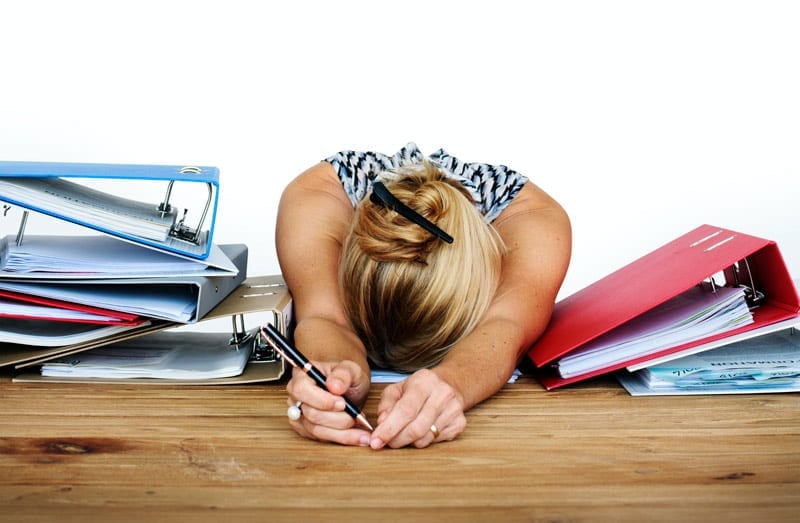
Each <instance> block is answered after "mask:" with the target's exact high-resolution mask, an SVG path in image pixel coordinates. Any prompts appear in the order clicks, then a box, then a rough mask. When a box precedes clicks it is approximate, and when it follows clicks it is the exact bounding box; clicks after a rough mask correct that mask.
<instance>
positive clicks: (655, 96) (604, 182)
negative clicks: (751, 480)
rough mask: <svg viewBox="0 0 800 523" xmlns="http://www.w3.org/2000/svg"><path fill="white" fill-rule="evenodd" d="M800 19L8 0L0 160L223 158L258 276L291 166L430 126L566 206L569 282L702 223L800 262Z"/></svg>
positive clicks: (649, 10) (221, 235)
mask: <svg viewBox="0 0 800 523" xmlns="http://www.w3.org/2000/svg"><path fill="white" fill-rule="evenodd" d="M799 27H800V4H798V3H797V2H770V1H759V2H737V1H726V2H708V1H690V2H682V1H670V2H645V1H630V2H622V1H608V2H575V1H559V2H550V1H548V2H519V1H510V2H506V1H503V0H493V1H491V2H472V1H460V2H436V1H434V0H427V1H417V0H407V1H405V2H374V1H363V2H361V1H358V2H356V1H330V2H323V1H319V2H316V1H310V2H301V1H297V2H244V1H235V0H226V1H224V2H222V1H220V2H207V1H197V0H192V1H186V2H178V1H168V0H160V1H146V0H136V1H130V2H128V1H118V2H113V1H103V2H100V1H98V2H88V1H79V0H72V1H69V2H42V1H35V0H34V1H31V0H27V1H25V2H18V1H2V2H0V159H3V160H30V161H64V162H105V163H107V162H110V163H144V164H178V165H185V164H196V165H212V166H217V167H218V168H219V169H220V171H221V193H220V204H219V214H218V217H217V227H216V236H215V242H216V243H246V244H248V246H249V248H250V263H249V271H248V273H249V274H250V275H258V274H272V273H277V272H278V271H279V269H278V264H277V259H276V255H275V249H274V223H275V213H276V207H277V201H278V198H279V195H280V192H281V190H282V189H283V187H284V186H285V185H286V183H287V182H288V181H289V180H291V179H292V178H293V177H294V176H295V175H297V174H298V173H299V172H301V171H302V170H304V169H305V168H307V167H308V166H310V165H312V164H313V163H315V162H316V161H318V160H320V159H321V158H323V157H325V156H327V155H329V154H332V153H334V152H336V151H338V150H341V149H362V150H363V149H371V150H378V151H382V152H386V153H393V152H395V151H396V150H397V149H398V148H399V147H401V146H402V145H404V144H405V143H407V142H409V141H415V142H416V143H417V144H418V145H419V146H420V148H421V149H422V150H423V151H424V152H426V153H430V152H433V151H434V150H435V149H437V148H439V147H445V148H446V149H447V150H448V151H449V152H450V153H452V154H454V155H456V156H458V157H460V158H462V159H464V160H468V161H481V162H488V163H502V164H506V165H508V166H510V167H512V168H514V169H516V170H518V171H521V172H523V173H525V174H526V175H528V176H529V177H530V178H531V179H532V180H533V181H534V182H535V183H537V184H538V185H540V186H541V187H542V188H544V189H545V190H547V191H548V192H549V193H550V194H552V195H553V196H554V197H556V198H557V199H558V200H559V201H560V202H561V203H562V204H563V205H564V206H565V207H566V209H567V210H568V212H569V214H570V216H571V218H572V224H573V229H574V250H573V260H572V264H571V267H570V270H569V273H568V275H567V279H566V281H565V283H564V286H563V288H562V292H561V296H562V297H563V296H566V295H568V294H571V293H572V292H574V291H576V290H579V289H580V288H582V287H584V286H585V285H588V284H589V283H591V282H593V281H595V280H597V279H598V278H600V277H602V276H604V275H605V274H607V273H609V272H611V271H612V270H615V269H617V268H619V267H620V266H622V265H623V264H625V263H628V262H630V261H632V260H634V259H635V258H638V257H639V256H641V255H643V254H645V253H647V252H649V251H650V250H652V249H654V248H656V247H658V246H660V245H662V244H663V243H666V242H667V241H669V240H671V239H673V238H674V237H676V236H678V235H681V234H683V233H685V232H687V231H689V230H690V229H693V228H694V227H696V226H698V225H700V224H703V223H710V224H713V225H719V226H722V227H726V228H731V229H735V230H739V231H741V232H745V233H749V234H753V235H756V236H761V237H764V238H769V239H772V240H775V241H777V242H778V245H779V247H780V248H781V250H782V252H783V254H784V257H785V258H786V261H787V263H788V265H789V269H790V271H791V272H792V274H793V276H794V277H798V276H800V238H798V234H797V232H796V231H797V226H798V218H800V212H798V210H797V202H798V197H800V30H798V28H799ZM131 196H136V194H135V193H132V194H131ZM19 216H20V211H19V210H18V209H13V210H11V211H10V212H9V213H8V215H7V216H6V217H5V218H2V217H0V233H3V234H13V233H15V232H16V228H17V223H18V220H19ZM60 227H61V225H60V224H59V223H58V222H56V221H55V220H53V219H45V218H42V217H34V218H32V219H31V222H30V223H29V229H28V233H29V234H32V233H35V232H48V231H58V230H61V229H60Z"/></svg>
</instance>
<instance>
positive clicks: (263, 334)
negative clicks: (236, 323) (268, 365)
mask: <svg viewBox="0 0 800 523" xmlns="http://www.w3.org/2000/svg"><path fill="white" fill-rule="evenodd" d="M258 332H259V338H262V339H263V340H264V341H266V342H267V344H268V345H269V346H270V347H272V350H274V351H275V352H276V353H278V355H279V356H280V357H281V358H283V360H285V361H286V362H287V363H289V365H291V366H292V367H297V366H298V365H297V362H296V361H294V359H293V358H291V357H289V355H288V354H286V351H284V350H283V349H282V348H280V347H279V346H278V344H277V343H275V342H274V341H272V337H271V336H270V335H269V333H267V332H265V331H264V327H261V329H259V331H258Z"/></svg>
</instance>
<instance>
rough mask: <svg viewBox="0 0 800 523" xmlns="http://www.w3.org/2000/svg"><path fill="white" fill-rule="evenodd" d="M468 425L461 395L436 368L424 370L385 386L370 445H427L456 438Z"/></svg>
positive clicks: (376, 446) (376, 447)
mask: <svg viewBox="0 0 800 523" xmlns="http://www.w3.org/2000/svg"><path fill="white" fill-rule="evenodd" d="M466 427H467V418H466V417H465V416H464V402H463V400H462V399H461V395H460V394H459V393H458V392H457V391H456V390H455V389H454V388H453V387H452V386H451V385H450V384H448V383H447V382H446V381H444V380H443V379H441V378H440V377H439V376H438V375H437V374H436V373H435V372H434V371H431V370H427V369H423V370H419V371H417V372H415V373H414V374H412V375H411V376H410V377H409V378H408V379H406V380H404V381H401V382H400V383H394V384H392V385H389V386H387V387H386V388H385V389H384V391H383V394H381V400H380V403H379V404H378V426H377V427H376V428H375V431H374V432H373V433H372V438H371V440H370V446H371V447H372V448H373V449H380V448H383V447H385V446H389V447H391V448H401V447H405V446H408V445H414V446H415V447H417V448H423V447H427V446H429V445H430V444H431V443H436V442H440V441H450V440H453V439H455V438H456V437H458V436H459V435H460V434H461V433H462V432H464V429H465V428H466Z"/></svg>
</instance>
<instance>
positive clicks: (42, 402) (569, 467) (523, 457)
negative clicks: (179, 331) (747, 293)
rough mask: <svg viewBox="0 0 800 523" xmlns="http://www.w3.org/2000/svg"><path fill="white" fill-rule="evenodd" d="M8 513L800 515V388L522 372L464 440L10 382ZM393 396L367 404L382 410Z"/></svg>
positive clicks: (4, 482)
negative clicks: (403, 439)
mask: <svg viewBox="0 0 800 523" xmlns="http://www.w3.org/2000/svg"><path fill="white" fill-rule="evenodd" d="M0 402H2V409H0V436H1V438H0V507H2V510H0V520H4V521H20V522H26V521H41V520H46V521H59V522H64V521H81V522H85V521H104V522H108V521H137V522H145V523H149V522H151V521H159V522H160V521H172V520H180V521H193V522H194V521H227V522H230V523H238V522H240V521H343V520H347V521H380V522H387V521H398V520H400V521H437V522H449V521H482V522H483V521H570V522H580V521H702V522H704V523H707V522H711V521H726V522H737V521H741V522H748V523H751V522H768V521H795V522H796V521H800V395H798V394H778V395H745V396H705V397H703V396H695V397H680V398H674V397H661V398H633V397H630V396H628V394H627V393H626V392H625V391H624V390H623V389H622V388H621V387H619V386H618V385H617V384H616V383H615V382H613V381H611V380H601V381H595V382H592V383H589V384H584V385H579V386H576V387H571V388H568V389H565V390H561V391H557V392H545V391H543V390H542V389H541V388H540V387H539V385H538V384H537V383H536V382H534V381H532V380H530V379H528V378H522V379H520V381H519V382H518V383H516V384H513V385H508V386H507V387H506V388H505V389H504V390H503V391H502V392H501V393H499V394H498V395H497V396H496V397H495V398H493V399H491V400H489V401H487V402H485V403H484V404H482V405H480V406H478V407H477V408H475V409H473V410H472V411H471V412H470V413H469V414H468V422H469V427H468V429H467V431H466V432H465V433H464V434H463V436H462V437H461V438H460V439H458V440H456V441H454V442H451V443H447V444H440V445H436V446H434V447H431V448H429V449H426V450H416V449H402V450H383V451H378V452H376V451H372V450H369V449H365V448H346V447H340V446H336V445H331V444H320V443H315V442H310V441H306V440H303V439H301V438H299V437H298V436H296V435H295V434H294V433H293V432H291V431H290V429H289V428H288V425H287V423H286V417H285V416H286V404H285V391H284V385H283V384H281V383H279V384H273V385H266V386H226V387H219V388H214V387H187V388H182V387H167V386H131V385H119V386H100V385H92V386H87V385H56V386H45V385H42V384H15V383H11V382H10V380H9V379H8V377H7V376H5V377H2V378H0ZM376 402H377V391H376V392H375V393H374V394H373V395H372V397H371V398H370V401H369V404H368V405H367V409H366V412H367V413H368V414H370V415H371V413H373V412H374V409H375V405H376Z"/></svg>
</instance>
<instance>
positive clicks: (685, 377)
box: [618, 328, 800, 395]
mask: <svg viewBox="0 0 800 523" xmlns="http://www.w3.org/2000/svg"><path fill="white" fill-rule="evenodd" d="M618 379H619V380H620V383H622V385H623V386H624V387H625V388H626V389H627V390H628V391H629V392H630V393H631V394H633V395H645V394H721V393H726V394H730V393H753V392H791V391H800V333H798V331H797V330H796V329H794V328H791V329H786V330H782V331H779V332H773V333H770V334H766V335H763V336H759V337H756V338H751V339H748V340H744V341H739V342H736V343H731V344H730V345H726V346H723V347H719V348H717V349H713V350H710V351H705V352H701V353H698V354H692V355H689V356H685V357H683V358H679V359H676V360H672V361H670V362H667V363H662V364H659V365H654V366H652V367H648V368H646V369H642V370H639V371H636V372H635V373H620V374H619V375H618Z"/></svg>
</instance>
